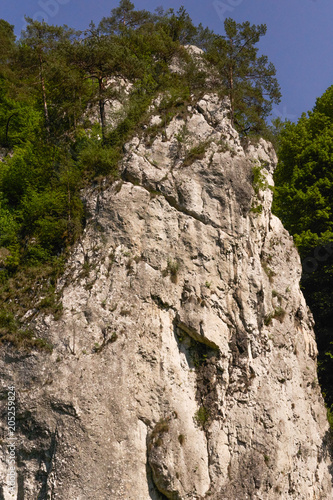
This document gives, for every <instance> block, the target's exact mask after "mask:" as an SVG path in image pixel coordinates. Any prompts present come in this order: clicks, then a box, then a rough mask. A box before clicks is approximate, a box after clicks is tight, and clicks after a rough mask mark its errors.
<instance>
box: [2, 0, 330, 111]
mask: <svg viewBox="0 0 333 500" xmlns="http://www.w3.org/2000/svg"><path fill="white" fill-rule="evenodd" d="M132 1H133V0H132ZM133 3H134V4H135V6H136V8H137V9H147V10H150V11H153V10H155V8H156V7H158V6H160V5H163V7H165V8H168V7H174V8H175V9H178V7H180V5H184V6H185V8H186V9H187V11H188V13H189V14H190V16H191V17H192V19H193V21H194V23H195V24H199V22H202V24H203V25H204V26H208V27H209V28H211V29H213V30H214V31H215V32H216V33H221V34H222V33H223V21H224V19H225V18H226V17H232V18H233V19H235V20H236V21H237V22H244V21H250V22H251V23H252V24H261V23H265V24H267V34H266V36H265V37H264V38H263V39H262V41H261V44H260V48H261V52H262V53H263V54H265V55H267V56H268V58H269V60H270V61H272V62H273V63H274V65H275V67H276V69H277V77H278V80H279V83H280V85H281V89H282V100H281V104H280V105H279V106H277V107H275V108H274V110H273V115H275V116H280V117H281V118H283V119H284V118H289V119H292V120H294V119H297V118H298V117H299V116H300V115H301V113H302V112H304V111H308V110H310V109H312V107H313V106H314V104H315V100H316V98H317V97H319V96H320V95H322V94H323V92H324V91H325V90H326V89H327V88H328V87H329V86H330V85H333V64H332V62H331V57H332V54H333V36H332V21H333V2H332V0H207V1H202V0H201V1H193V0H180V1H179V2H178V1H176V0H146V1H143V0H137V1H135V0H134V1H133ZM117 5H118V0H117V1H114V0H12V1H9V0H0V7H1V10H0V18H2V19H5V20H6V21H8V22H10V23H11V24H14V26H15V32H16V34H17V35H19V34H20V32H21V29H22V28H24V14H26V15H28V16H30V17H33V18H35V19H38V20H41V19H42V18H44V20H45V21H46V22H48V23H49V24H67V25H68V26H70V27H73V28H77V29H84V28H86V27H87V26H88V24H89V22H90V21H91V20H94V21H95V22H96V23H98V22H99V21H100V19H101V18H102V17H103V16H106V15H109V13H110V11H111V9H113V8H114V7H117Z"/></svg>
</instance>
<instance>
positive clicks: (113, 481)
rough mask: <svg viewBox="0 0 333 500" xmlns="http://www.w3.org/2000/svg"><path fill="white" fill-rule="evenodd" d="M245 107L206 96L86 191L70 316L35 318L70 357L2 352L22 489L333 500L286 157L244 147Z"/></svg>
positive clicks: (262, 145) (135, 496) (138, 499)
mask: <svg viewBox="0 0 333 500" xmlns="http://www.w3.org/2000/svg"><path fill="white" fill-rule="evenodd" d="M227 111H228V110H227V103H221V102H220V101H219V100H218V98H217V96H213V95H210V96H205V97H204V98H203V99H202V100H201V101H200V102H199V103H198V104H197V105H196V106H193V107H190V108H188V115H187V118H182V119H180V118H177V117H176V118H174V119H173V121H172V122H171V123H170V124H169V125H168V127H167V129H166V130H164V127H162V128H163V134H162V129H161V133H160V134H157V136H156V138H155V139H154V140H153V141H150V145H149V142H148V141H147V142H145V141H146V137H142V138H139V137H136V138H135V139H133V140H132V141H131V143H129V144H127V145H126V146H125V149H126V155H125V158H124V161H123V164H122V177H123V180H122V181H117V182H116V183H114V184H113V185H111V186H107V185H105V186H102V187H101V186H99V187H98V188H95V189H92V190H91V191H90V192H88V193H86V202H87V206H88V209H89V212H90V218H89V220H88V221H87V226H86V230H85V233H84V236H83V237H82V240H81V241H80V243H79V244H78V245H77V247H76V249H75V251H74V253H73V255H72V257H71V259H70V262H69V264H68V267H67V271H66V274H65V276H64V278H63V280H62V282H61V283H60V284H59V287H60V288H62V290H63V305H64V313H63V316H62V318H61V319H60V320H59V321H54V320H53V318H52V317H48V316H39V318H38V320H37V321H36V324H35V328H37V330H38V331H39V333H40V335H42V336H43V337H45V338H47V339H48V340H49V341H50V342H51V343H52V344H53V346H54V350H53V353H52V355H46V354H41V353H33V354H30V355H26V354H24V355H23V354H22V355H20V353H16V352H14V351H13V350H11V349H9V348H7V349H6V350H4V349H2V351H1V364H0V370H1V384H2V394H3V400H2V401H1V405H2V406H1V412H2V413H1V415H2V419H1V422H2V429H1V431H2V437H3V439H4V442H3V445H2V446H3V448H2V453H1V455H0V457H1V463H0V466H1V468H2V471H3V472H4V474H5V473H6V454H5V446H4V444H5V439H6V429H5V418H6V411H5V410H6V408H5V405H4V404H5V398H6V387H7V386H8V385H12V384H15V386H16V391H17V398H18V401H17V411H18V415H17V433H18V434H17V435H18V438H19V439H18V441H17V455H18V473H19V474H18V491H19V495H18V498H24V499H25V500H36V499H40V500H41V499H54V500H65V499H70V500H93V499H94V500H95V499H96V500H110V499H111V500H163V499H172V500H185V499H187V500H189V499H191V500H195V499H197V500H199V499H200V500H202V499H212V500H243V499H244V500H245V499H253V500H259V499H260V500H271V499H272V500H273V499H278V498H281V499H283V500H287V499H294V500H314V499H316V500H318V499H322V500H327V499H330V498H333V496H332V489H331V462H330V458H329V453H328V436H329V429H328V424H327V421H326V413H325V408H324V405H323V401H322V397H321V394H320V389H319V387H318V382H317V375H316V353H317V351H316V344H315V340H314V334H313V329H312V327H313V321H312V316H311V313H310V312H309V311H308V309H307V306H306V304H305V301H304V298H303V296H302V294H301V292H300V289H299V279H300V275H301V266H300V261H299V257H298V254H297V251H296V249H295V247H294V244H293V241H292V238H291V237H290V236H289V234H288V233H287V232H286V231H285V230H284V228H283V227H282V224H281V222H280V221H279V220H278V219H277V218H276V217H275V216H273V215H272V213H271V201H272V192H271V190H270V189H269V188H268V185H272V184H273V180H272V172H273V168H274V165H275V162H276V158H275V153H274V151H273V150H272V148H271V146H270V145H269V144H267V143H266V142H265V141H263V140H261V141H259V143H258V144H257V145H256V146H248V147H247V148H246V149H244V148H243V147H242V145H241V143H240V140H239V137H238V134H237V133H236V132H235V131H234V130H233V129H232V128H231V126H230V122H229V121H228V119H227ZM155 121H156V123H158V120H157V119H156V120H155ZM165 134H166V135H165ZM198 146H200V147H198ZM254 165H257V166H259V165H261V167H262V180H261V182H260V185H257V186H255V190H254V189H253V187H252V168H253V166H254ZM3 484H4V483H3ZM1 498H4V499H5V500H8V499H9V498H12V497H10V495H9V493H8V490H7V489H6V486H3V487H2V490H1V488H0V499H1Z"/></svg>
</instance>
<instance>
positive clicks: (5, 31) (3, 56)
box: [0, 19, 15, 66]
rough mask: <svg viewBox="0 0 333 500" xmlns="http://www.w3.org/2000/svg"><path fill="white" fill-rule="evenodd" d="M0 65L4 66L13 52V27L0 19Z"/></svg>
mask: <svg viewBox="0 0 333 500" xmlns="http://www.w3.org/2000/svg"><path fill="white" fill-rule="evenodd" d="M0 47H1V53H0V63H1V65H2V66H3V65H6V64H7V63H8V59H9V57H10V56H11V55H12V54H13V52H14V50H15V35H14V26H13V25H11V24H9V23H7V21H4V20H3V19H0Z"/></svg>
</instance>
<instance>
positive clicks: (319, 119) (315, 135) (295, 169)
mask: <svg viewBox="0 0 333 500" xmlns="http://www.w3.org/2000/svg"><path fill="white" fill-rule="evenodd" d="M332 102H333V86H332V87H329V88H328V89H327V91H326V92H325V93H324V95H323V96H322V97H320V98H319V99H317V102H316V105H315V107H314V108H313V110H312V111H310V112H308V114H307V115H306V114H305V113H304V114H303V115H302V117H301V118H300V119H299V120H298V122H297V123H290V122H286V123H285V124H284V125H283V127H282V130H281V132H280V135H279V141H278V143H279V149H278V157H279V163H278V167H277V169H276V172H275V184H276V188H275V197H274V205H273V209H274V212H275V213H276V215H278V216H279V217H280V218H281V220H282V222H283V223H284V225H285V227H286V228H287V229H288V230H289V231H290V233H291V234H292V235H293V237H294V241H295V244H296V246H297V248H298V250H299V252H300V254H301V257H302V258H303V263H304V273H303V277H302V282H301V284H302V288H303V293H304V295H305V297H306V300H307V303H308V304H309V306H310V308H311V311H312V313H313V315H314V318H315V332H316V338H317V343H318V348H319V357H318V376H319V381H320V384H321V387H322V391H323V395H324V397H325V401H326V404H327V405H328V407H329V408H332V405H333V375H332V374H333V333H332V320H333V258H332V253H333V252H332V251H331V250H330V249H331V245H332V243H331V244H330V245H328V243H329V242H332V241H333V214H332V192H333V112H332V109H333V106H332ZM307 261H310V262H312V263H314V269H313V271H314V272H309V270H308V268H307V266H306V265H305V264H306V262H307Z"/></svg>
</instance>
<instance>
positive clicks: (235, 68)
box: [0, 0, 333, 410]
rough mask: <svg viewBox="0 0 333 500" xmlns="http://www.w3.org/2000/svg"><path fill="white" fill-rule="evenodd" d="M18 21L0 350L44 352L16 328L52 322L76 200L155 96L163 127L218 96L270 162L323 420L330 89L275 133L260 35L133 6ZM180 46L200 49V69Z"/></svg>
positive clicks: (2, 238) (331, 401)
mask: <svg viewBox="0 0 333 500" xmlns="http://www.w3.org/2000/svg"><path fill="white" fill-rule="evenodd" d="M26 21H27V27H26V29H25V31H24V32H22V34H21V36H20V37H19V38H18V39H16V37H15V35H14V27H13V26H11V25H10V24H9V23H8V22H6V21H5V20H0V44H1V47H2V51H1V54H0V59H1V61H0V148H1V163H0V301H1V308H0V339H1V340H2V341H6V342H11V343H12V344H14V345H16V346H23V347H37V348H43V349H51V348H52V346H48V345H47V344H46V343H45V342H44V341H43V340H42V339H38V338H36V337H35V336H34V333H33V332H32V331H30V330H29V329H28V328H26V326H25V324H26V323H27V317H26V316H25V315H26V313H27V311H32V314H34V313H35V312H36V311H37V310H41V309H44V310H45V311H48V312H52V313H53V314H54V315H55V316H56V317H57V316H58V317H60V315H61V300H60V297H58V296H57V294H56V282H57V278H58V276H59V275H60V274H61V272H62V270H63V266H64V263H65V261H66V256H67V255H68V254H69V252H70V249H71V247H72V245H73V244H74V243H75V242H76V241H77V240H78V239H79V238H80V235H81V234H82V230H83V228H84V224H85V219H86V215H87V214H86V213H85V207H84V204H83V201H82V196H81V192H82V189H84V188H85V187H87V186H89V185H92V184H95V185H98V184H101V182H102V179H104V182H105V179H107V182H112V181H113V180H114V179H117V177H118V175H119V174H118V169H117V165H118V163H119V161H120V160H121V157H122V154H123V145H124V143H125V142H126V141H128V140H129V139H130V138H131V136H133V135H135V134H140V133H141V132H142V130H146V133H147V127H148V126H149V125H148V124H149V107H150V105H151V103H152V101H153V100H154V99H156V97H157V96H161V99H160V104H159V108H160V114H161V116H162V118H163V126H164V127H165V125H166V124H167V123H168V122H169V121H170V120H171V119H172V118H173V116H175V115H176V114H178V113H181V112H183V111H184V110H185V109H186V107H187V106H188V105H189V104H190V103H191V102H195V101H196V100H197V99H198V98H199V97H200V95H202V94H203V93H204V92H205V93H206V92H207V91H209V92H217V93H218V94H219V95H220V96H221V98H224V97H225V96H228V98H229V100H230V119H231V121H232V123H233V125H234V126H235V128H236V129H237V130H238V132H239V133H240V135H241V137H244V138H245V137H252V138H253V140H255V138H257V137H258V136H264V137H266V138H268V139H270V140H273V141H274V144H275V145H276V147H277V149H278V156H279V166H278V169H277V172H276V176H275V180H276V186H277V187H276V189H275V201H274V210H275V213H276V214H277V215H278V216H279V217H280V218H281V219H282V221H283V223H284V225H285V226H286V228H287V229H288V230H289V231H290V232H291V234H292V235H293V236H294V238H295V243H296V245H297V247H298V248H299V251H300V254H301V257H302V258H303V262H304V263H305V265H304V268H305V272H304V276H303V280H302V285H303V288H304V292H305V295H306V298H307V301H308V303H309V305H310V307H311V309H312V311H313V313H314V316H315V319H316V322H317V326H316V333H317V339H318V345H319V349H320V357H319V361H320V365H319V368H320V370H319V375H320V381H321V384H322V387H323V392H324V395H325V397H326V402H327V404H328V407H329V408H332V410H333V375H332V374H333V370H332V367H333V366H332V364H333V348H332V343H333V335H332V331H331V326H330V324H331V322H330V320H331V318H332V286H331V283H332V279H333V267H332V266H333V262H332V254H333V252H332V250H331V249H332V247H331V246H330V242H331V241H332V236H333V229H332V224H333V218H332V209H331V207H332V182H333V179H332V175H333V174H332V169H331V165H332V162H333V156H332V152H333V151H332V148H333V135H332V130H333V128H332V121H333V104H332V103H333V88H330V89H328V91H327V92H326V93H325V94H324V95H323V96H322V97H321V98H320V99H318V101H317V103H316V106H315V108H314V109H313V111H312V112H310V113H309V114H308V115H307V116H306V115H303V116H302V118H301V119H300V120H299V122H298V123H297V124H295V123H290V122H286V123H281V122H279V120H277V121H276V122H275V124H274V125H275V126H274V127H273V126H272V125H270V124H268V121H267V120H268V119H269V116H270V113H271V110H272V104H273V103H278V102H279V100H280V97H281V94H280V89H279V85H278V82H277V79H276V71H275V68H274V66H273V64H272V63H271V62H269V60H268V58H267V57H266V56H263V55H261V56H260V55H259V54H258V48H257V44H258V42H259V40H260V39H261V37H262V36H264V35H265V33H266V26H265V25H258V26H255V25H251V24H250V23H249V22H245V23H242V24H237V23H236V22H235V21H233V20H232V19H226V21H225V24H224V28H225V34H224V35H219V34H215V33H214V32H212V31H211V30H209V29H208V28H204V27H203V26H202V25H199V26H195V25H194V24H193V22H192V20H191V18H190V16H189V15H188V13H187V12H186V10H185V9H184V8H183V7H181V8H180V9H179V10H178V11H177V12H175V11H174V10H173V9H168V10H163V9H162V8H160V9H157V11H155V12H154V13H151V12H148V11H146V10H140V11H138V10H135V7H134V5H133V4H132V3H131V2H130V1H129V0H121V1H120V3H119V6H118V7H117V8H115V9H113V10H112V11H111V13H110V16H109V17H106V18H103V19H102V20H101V22H100V23H99V24H98V25H97V26H96V25H95V24H94V23H91V24H90V25H89V27H88V28H87V29H86V30H85V31H76V30H74V29H72V28H69V27H68V26H51V25H48V24H46V23H41V22H38V21H34V20H33V19H30V18H27V19H26ZM188 45H195V46H197V47H199V48H200V49H202V51H203V53H202V56H201V63H200V64H198V61H197V60H195V57H194V56H192V55H191V52H190V51H189V50H188V49H187V48H186V46H188ZM175 67H176V70H175V69H174V68H175ZM177 68H181V70H180V71H179V70H177ZM119 102H121V103H122V106H121V107H120V108H119V106H117V103H119ZM110 117H111V119H110ZM151 132H152V133H153V132H154V130H151ZM311 265H312V267H311ZM309 266H310V267H309ZM23 317H24V320H23ZM28 319H29V318H28Z"/></svg>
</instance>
